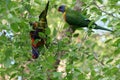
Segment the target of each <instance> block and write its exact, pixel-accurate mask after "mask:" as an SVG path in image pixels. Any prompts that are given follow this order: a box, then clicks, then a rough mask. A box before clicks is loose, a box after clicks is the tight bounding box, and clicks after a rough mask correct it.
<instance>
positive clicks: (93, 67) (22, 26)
mask: <svg viewBox="0 0 120 80" xmlns="http://www.w3.org/2000/svg"><path fill="white" fill-rule="evenodd" d="M76 1H79V0H50V6H49V11H48V16H47V19H48V26H49V28H50V30H51V33H50V35H49V36H50V45H49V47H48V48H46V47H45V48H44V49H42V50H40V51H41V55H40V56H39V58H38V59H32V57H31V55H32V54H31V40H30V35H29V32H30V30H32V28H31V27H30V25H29V22H30V21H37V20H38V16H39V14H40V12H41V11H42V10H43V9H44V7H45V5H46V3H47V0H1V2H0V74H1V75H0V80H11V79H12V80H17V79H19V80H22V79H23V80H50V79H51V80H120V77H119V73H120V58H119V56H120V55H119V53H120V9H119V8H120V4H119V3H120V1H119V0H80V1H81V2H82V3H80V4H78V2H77V3H76ZM118 1H119V2H118ZM61 4H66V5H67V6H68V7H71V8H74V6H75V5H76V4H77V5H81V4H82V5H81V7H80V8H81V12H82V13H83V14H84V15H86V17H88V18H89V19H90V20H93V21H97V23H98V24H100V25H101V24H102V25H103V27H105V26H107V27H108V28H110V29H113V30H114V32H107V31H99V30H97V31H96V30H95V31H94V32H89V31H87V30H86V29H85V30H84V29H80V30H76V31H75V33H78V36H77V37H76V36H75V35H74V34H75V33H73V34H71V33H70V32H68V31H65V29H67V28H68V27H69V25H68V24H66V23H65V22H64V20H63V18H62V14H61V13H59V12H58V11H57V8H58V6H59V5H61ZM48 33H49V32H48ZM71 35H72V37H71ZM60 61H61V62H60ZM58 66H59V67H58ZM60 69H63V71H61V72H60Z"/></svg>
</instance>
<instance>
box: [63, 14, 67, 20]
mask: <svg viewBox="0 0 120 80" xmlns="http://www.w3.org/2000/svg"><path fill="white" fill-rule="evenodd" d="M63 18H64V20H65V21H66V12H63Z"/></svg>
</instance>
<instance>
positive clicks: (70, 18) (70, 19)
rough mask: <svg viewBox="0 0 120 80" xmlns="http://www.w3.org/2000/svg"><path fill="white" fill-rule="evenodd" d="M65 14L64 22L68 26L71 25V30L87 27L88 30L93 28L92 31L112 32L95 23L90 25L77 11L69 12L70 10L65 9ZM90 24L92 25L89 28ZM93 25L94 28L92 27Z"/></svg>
mask: <svg viewBox="0 0 120 80" xmlns="http://www.w3.org/2000/svg"><path fill="white" fill-rule="evenodd" d="M65 13H66V22H67V23H68V24H70V25H72V26H73V27H72V28H73V29H75V28H76V29H77V28H80V27H89V28H94V29H101V30H106V31H112V30H110V29H107V28H104V27H101V26H98V25H96V24H95V23H92V22H91V21H90V20H88V19H87V18H86V17H85V16H84V15H82V14H81V13H80V12H78V11H74V10H71V9H69V8H67V9H66V10H65ZM91 23H92V25H91V26H89V25H90V24H91ZM93 25H94V26H95V27H93Z"/></svg>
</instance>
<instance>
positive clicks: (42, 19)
mask: <svg viewBox="0 0 120 80" xmlns="http://www.w3.org/2000/svg"><path fill="white" fill-rule="evenodd" d="M48 6H49V1H48V3H47V4H46V7H45V9H44V10H43V11H42V12H41V13H40V15H39V21H36V22H30V25H31V26H32V28H33V30H32V31H30V37H31V45H32V58H33V59H37V58H38V57H39V54H40V53H39V50H38V49H39V48H40V47H41V46H44V45H45V46H46V47H48V43H47V39H48V36H47V34H46V33H45V31H46V29H47V28H48V24H47V19H46V16H47V11H48ZM40 32H41V33H43V34H44V35H45V37H42V36H40V35H39V33H40ZM35 42H36V43H35Z"/></svg>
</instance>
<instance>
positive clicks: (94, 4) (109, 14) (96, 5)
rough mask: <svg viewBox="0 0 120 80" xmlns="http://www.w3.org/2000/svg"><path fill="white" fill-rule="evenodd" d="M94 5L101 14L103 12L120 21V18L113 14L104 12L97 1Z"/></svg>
mask: <svg viewBox="0 0 120 80" xmlns="http://www.w3.org/2000/svg"><path fill="white" fill-rule="evenodd" d="M93 4H94V5H95V6H96V7H97V8H98V9H99V10H100V11H101V12H103V13H105V14H107V15H109V16H112V17H114V18H117V19H119V20H120V18H119V17H116V16H114V15H113V14H112V13H108V12H106V11H104V10H103V9H101V7H100V6H98V5H97V3H96V1H94V2H93Z"/></svg>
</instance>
